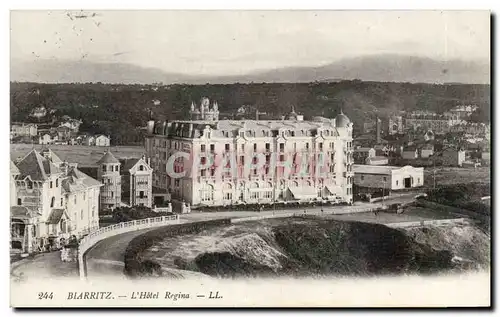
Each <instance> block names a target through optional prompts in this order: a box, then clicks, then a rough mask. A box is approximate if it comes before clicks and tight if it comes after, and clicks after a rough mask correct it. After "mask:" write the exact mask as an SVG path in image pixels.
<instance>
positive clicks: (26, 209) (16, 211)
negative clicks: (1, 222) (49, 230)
mask: <svg viewBox="0 0 500 317" xmlns="http://www.w3.org/2000/svg"><path fill="white" fill-rule="evenodd" d="M34 208H35V207H32V206H11V207H10V217H11V218H13V219H23V220H26V219H31V218H33V217H37V216H39V215H40V214H39V213H38V212H37V211H36V210H34Z"/></svg>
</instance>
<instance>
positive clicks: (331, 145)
mask: <svg viewBox="0 0 500 317" xmlns="http://www.w3.org/2000/svg"><path fill="white" fill-rule="evenodd" d="M349 143H351V142H349ZM309 144H310V143H309V142H306V143H305V149H306V150H309ZM209 146H210V152H215V144H210V145H209ZM334 147H335V143H334V142H330V143H329V148H330V149H334ZM318 149H319V150H320V151H322V150H323V142H319V143H318ZM206 150H207V149H206V145H205V144H201V145H200V151H201V152H202V153H204V152H206ZM230 150H231V144H230V143H225V144H224V151H226V152H229V151H230ZM240 150H241V151H245V144H241V145H240ZM279 150H280V152H284V151H285V143H279ZM293 150H294V151H297V143H293ZM253 151H254V152H257V143H253ZM265 151H266V152H270V151H272V150H271V144H270V143H265ZM165 159H166V156H165Z"/></svg>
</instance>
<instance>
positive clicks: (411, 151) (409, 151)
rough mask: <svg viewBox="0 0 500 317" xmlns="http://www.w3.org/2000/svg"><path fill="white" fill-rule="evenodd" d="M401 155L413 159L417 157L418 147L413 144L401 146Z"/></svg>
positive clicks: (406, 158)
mask: <svg viewBox="0 0 500 317" xmlns="http://www.w3.org/2000/svg"><path fill="white" fill-rule="evenodd" d="M401 157H402V158H403V159H405V160H413V159H416V158H418V149H417V147H416V146H415V145H410V146H407V147H405V148H403V152H402V153H401Z"/></svg>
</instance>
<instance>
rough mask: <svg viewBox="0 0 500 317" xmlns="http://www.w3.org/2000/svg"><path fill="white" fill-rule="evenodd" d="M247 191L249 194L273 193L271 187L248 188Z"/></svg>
mask: <svg viewBox="0 0 500 317" xmlns="http://www.w3.org/2000/svg"><path fill="white" fill-rule="evenodd" d="M248 190H249V191H250V192H254V193H262V192H271V191H273V188H272V187H263V188H249V189H248Z"/></svg>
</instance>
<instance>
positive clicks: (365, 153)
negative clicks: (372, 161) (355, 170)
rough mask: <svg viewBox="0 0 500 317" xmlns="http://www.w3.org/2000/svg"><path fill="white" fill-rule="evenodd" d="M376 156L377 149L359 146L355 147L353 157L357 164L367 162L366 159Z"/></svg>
mask: <svg viewBox="0 0 500 317" xmlns="http://www.w3.org/2000/svg"><path fill="white" fill-rule="evenodd" d="M374 156H375V149H374V148H370V147H359V148H357V149H354V151H353V158H354V163H355V164H365V161H366V159H368V158H370V157H374Z"/></svg>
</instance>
